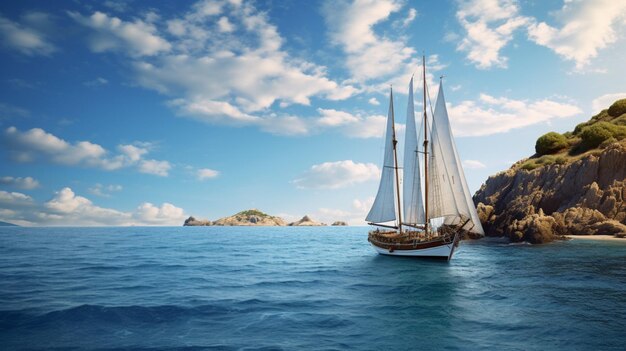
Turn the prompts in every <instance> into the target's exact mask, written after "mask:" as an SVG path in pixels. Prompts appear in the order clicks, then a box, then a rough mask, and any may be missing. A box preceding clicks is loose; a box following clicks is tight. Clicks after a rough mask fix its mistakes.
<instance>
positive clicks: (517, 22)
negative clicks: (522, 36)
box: [456, 0, 531, 69]
mask: <svg viewBox="0 0 626 351" xmlns="http://www.w3.org/2000/svg"><path fill="white" fill-rule="evenodd" d="M456 17H457V19H458V21H459V23H460V24H461V26H462V27H463V29H464V30H465V37H463V39H462V40H461V41H460V42H459V44H458V46H457V50H459V51H464V52H467V58H468V59H469V60H470V61H472V62H473V63H474V64H475V65H476V66H477V67H478V68H481V69H486V68H491V67H493V66H497V67H506V66H507V58H506V57H504V56H502V55H500V50H502V48H503V47H505V46H506V45H507V44H508V43H509V42H510V41H511V40H512V39H513V32H514V31H515V30H516V29H518V28H520V27H523V26H526V25H528V23H530V21H531V20H530V19H529V18H527V17H524V16H520V15H519V6H518V5H517V3H516V2H515V1H514V0H467V1H459V9H458V10H457V12H456Z"/></svg>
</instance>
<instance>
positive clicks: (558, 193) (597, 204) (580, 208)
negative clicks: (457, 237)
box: [474, 141, 626, 243]
mask: <svg viewBox="0 0 626 351" xmlns="http://www.w3.org/2000/svg"><path fill="white" fill-rule="evenodd" d="M518 164H519V163H518ZM474 203H475V204H476V205H477V209H478V214H479V217H480V220H481V222H482V224H483V228H484V229H485V232H486V234H487V235H488V236H506V237H508V238H509V239H510V240H511V241H528V242H531V243H544V242H549V241H552V240H554V239H557V238H559V237H561V236H562V235H566V234H581V235H594V234H613V235H620V234H623V233H626V142H624V141H622V142H616V143H613V144H611V145H609V146H608V147H607V148H606V149H604V150H602V151H597V152H594V153H590V154H588V155H586V156H584V157H582V158H580V159H578V160H575V161H572V162H569V163H563V164H558V163H554V164H550V165H546V166H543V167H539V168H536V169H533V170H526V169H523V168H520V167H516V166H515V165H514V166H513V167H511V168H510V169H509V170H506V171H504V172H501V173H498V174H496V175H494V176H491V177H489V179H488V180H487V182H486V183H485V184H483V186H482V187H481V188H480V190H478V192H476V194H475V195H474Z"/></svg>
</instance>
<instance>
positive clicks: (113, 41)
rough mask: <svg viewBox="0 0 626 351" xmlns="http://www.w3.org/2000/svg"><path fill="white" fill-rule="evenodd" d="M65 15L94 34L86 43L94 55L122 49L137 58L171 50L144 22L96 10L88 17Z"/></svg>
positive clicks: (72, 13)
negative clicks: (126, 20)
mask: <svg viewBox="0 0 626 351" xmlns="http://www.w3.org/2000/svg"><path fill="white" fill-rule="evenodd" d="M68 15H69V16H70V17H71V18H73V19H74V20H75V21H76V22H78V23H80V24H82V25H83V26H86V27H89V28H91V29H92V30H93V31H94V32H95V33H94V35H93V36H92V37H91V40H90V42H89V44H90V47H91V50H93V51H94V52H104V51H111V50H125V51H126V52H127V53H129V54H130V55H131V56H136V57H138V56H151V55H156V54H158V53H160V52H167V51H169V50H170V49H171V47H172V46H171V45H170V43H169V42H167V40H165V39H163V38H162V37H160V36H159V35H158V33H157V28H156V26H155V25H154V24H152V23H150V21H149V20H148V19H147V20H146V21H143V20H140V19H135V21H134V22H125V21H122V20H121V19H119V18H117V17H111V16H109V15H107V14H105V13H102V12H99V11H96V12H94V13H93V14H92V15H91V16H89V17H86V16H83V15H81V14H80V13H78V12H72V11H70V12H68Z"/></svg>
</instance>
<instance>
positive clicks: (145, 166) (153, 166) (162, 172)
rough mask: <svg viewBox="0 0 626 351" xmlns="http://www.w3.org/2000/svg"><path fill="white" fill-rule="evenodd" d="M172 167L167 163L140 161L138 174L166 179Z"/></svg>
mask: <svg viewBox="0 0 626 351" xmlns="http://www.w3.org/2000/svg"><path fill="white" fill-rule="evenodd" d="M171 168H172V166H171V165H170V163H169V162H168V161H158V160H141V161H140V162H139V172H141V173H146V174H154V175H158V176H161V177H167V176H168V174H169V171H170V169H171Z"/></svg>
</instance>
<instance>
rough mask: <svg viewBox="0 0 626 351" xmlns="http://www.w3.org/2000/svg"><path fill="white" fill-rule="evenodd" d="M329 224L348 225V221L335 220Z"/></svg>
mask: <svg viewBox="0 0 626 351" xmlns="http://www.w3.org/2000/svg"><path fill="white" fill-rule="evenodd" d="M331 225H334V226H345V225H348V223H346V222H344V221H335V222H333V224H331Z"/></svg>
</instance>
